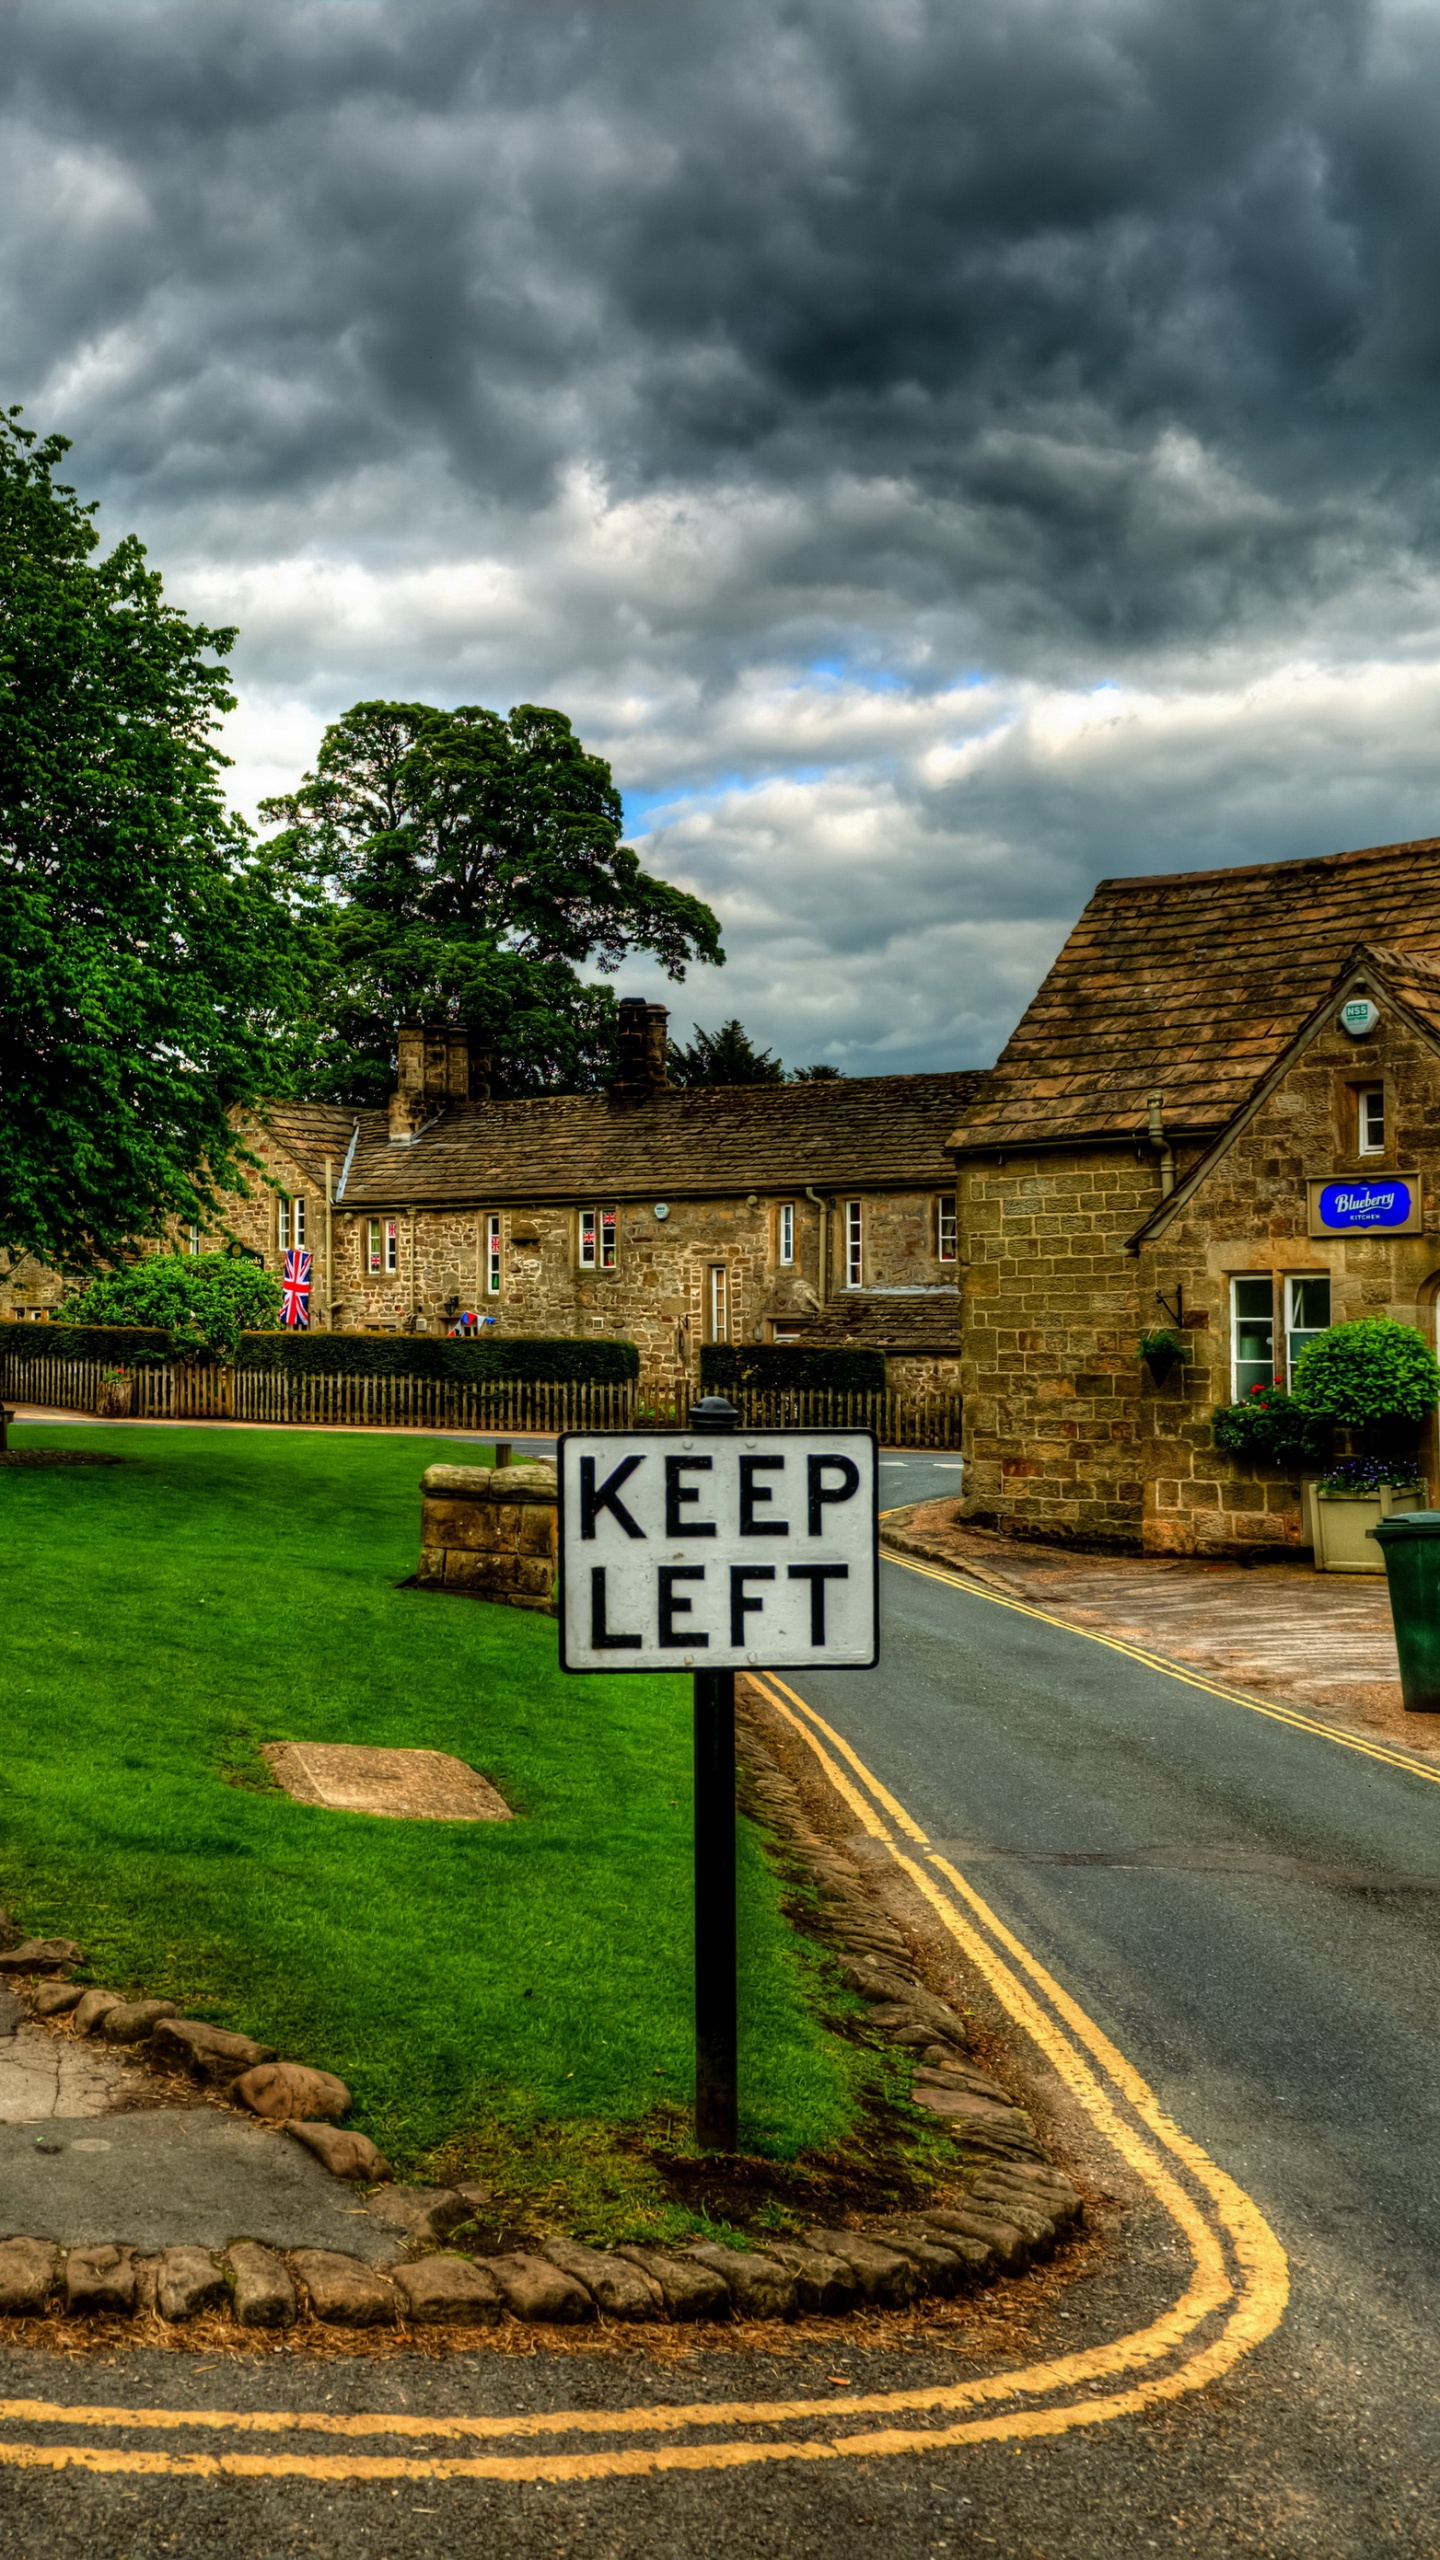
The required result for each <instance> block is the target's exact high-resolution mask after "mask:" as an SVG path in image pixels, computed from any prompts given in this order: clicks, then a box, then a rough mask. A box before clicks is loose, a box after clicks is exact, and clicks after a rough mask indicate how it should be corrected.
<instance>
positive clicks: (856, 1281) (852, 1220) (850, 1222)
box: [845, 1200, 865, 1289]
mask: <svg viewBox="0 0 1440 2560" xmlns="http://www.w3.org/2000/svg"><path fill="white" fill-rule="evenodd" d="M845 1286H846V1288H847V1289H863V1288H864V1286H865V1207H864V1202H863V1201H860V1200H847V1201H846V1203H845Z"/></svg>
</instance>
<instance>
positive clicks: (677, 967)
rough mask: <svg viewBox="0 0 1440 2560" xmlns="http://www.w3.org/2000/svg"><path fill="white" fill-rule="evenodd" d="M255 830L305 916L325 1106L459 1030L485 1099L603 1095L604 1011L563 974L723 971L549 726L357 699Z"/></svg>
mask: <svg viewBox="0 0 1440 2560" xmlns="http://www.w3.org/2000/svg"><path fill="white" fill-rule="evenodd" d="M262 816H263V817H264V818H265V819H266V820H267V821H268V822H269V823H271V824H272V825H274V826H275V827H276V829H277V833H276V834H275V835H274V836H273V837H271V839H270V840H269V844H268V847H267V852H268V856H269V859H270V861H271V863H272V865H273V868H274V875H275V878H276V881H277V884H282V885H284V886H285V887H287V888H288V891H289V894H290V895H291V896H292V897H293V898H295V899H296V900H297V901H298V902H300V903H302V904H306V905H307V912H308V915H309V919H310V923H311V928H312V931H313V934H314V937H315V947H316V950H317V953H318V955H319V963H320V975H321V980H322V985H323V993H322V996H321V998H320V1001H319V1003H318V1006H317V1013H316V1022H317V1041H316V1049H315V1054H314V1058H313V1063H312V1082H313V1084H314V1086H315V1088H316V1089H317V1090H319V1091H320V1092H322V1093H325V1094H328V1095H329V1096H330V1097H331V1098H332V1099H334V1100H336V1101H345V1102H367V1101H368V1102H375V1101H379V1100H381V1099H383V1097H384V1096H385V1094H386V1093H388V1092H389V1090H390V1089H391V1084H392V1079H393V1071H394V1059H395V1035H396V1032H397V1031H398V1029H399V1027H400V1025H401V1023H403V1022H407V1021H408V1022H414V1021H417V1020H435V1021H449V1022H455V1023H463V1024H464V1025H465V1026H466V1027H467V1028H468V1030H469V1031H470V1034H471V1039H472V1045H473V1046H474V1047H475V1048H477V1049H480V1050H484V1051H488V1053H489V1055H490V1059H491V1072H492V1077H493V1079H494V1083H495V1087H496V1089H497V1090H499V1091H507V1092H516V1093H526V1092H544V1091H555V1090H558V1089H561V1088H565V1087H569V1088H574V1087H577V1086H586V1085H593V1084H601V1083H604V1082H606V1081H608V1078H609V1075H610V1073H611V1072H612V1069H613V1060H614V1036H615V1034H614V997H613V995H612V994H611V991H610V989H609V988H608V987H603V986H600V987H597V986H595V985H594V984H593V983H587V982H586V981H585V980H584V979H583V978H582V977H581V975H580V971H581V969H582V967H584V966H586V965H588V966H590V967H592V968H598V969H600V970H601V971H608V970H612V969H615V968H617V967H618V966H619V964H620V962H621V961H622V960H624V959H626V958H628V957H630V956H632V955H634V954H636V953H642V952H643V953H648V954H650V955H652V956H653V957H654V958H656V959H658V960H659V962H660V963H661V965H662V967H663V968H664V969H665V970H666V971H667V972H668V974H669V975H670V976H671V977H672V978H683V976H684V974H685V968H686V964H687V963H688V962H689V961H691V960H695V959H702V960H708V961H712V962H718V961H720V960H722V959H723V957H724V954H723V952H722V951H721V948H720V932H719V926H718V924H717V922H716V919H715V917H714V916H713V915H712V914H711V911H710V909H709V908H708V907H707V906H705V905H704V904H703V903H702V902H701V900H700V899H699V898H693V897H689V896H687V895H686V893H685V892H684V891H683V890H680V889H675V888H672V887H671V886H670V885H669V883H668V882H666V881H664V880H657V879H655V878H653V877H652V876H651V875H650V874H649V873H648V872H646V871H643V870H642V869H641V867H640V862H639V859H638V857H637V856H636V854H635V853H634V852H632V851H631V849H630V847H629V846H628V845H625V844H623V843H622V842H621V823H622V819H621V805H620V795H619V793H618V792H617V790H616V788H615V785H614V782H613V780H612V778H611V773H610V768H609V766H608V765H607V764H606V763H605V762H604V761H603V759H602V758H601V757H599V756H596V755H591V754H589V753H588V752H587V751H586V749H585V748H584V747H583V746H582V745H581V743H580V740H579V739H578V738H577V737H576V735H575V732H574V730H573V729H572V728H571V725H570V723H569V721H568V720H567V719H566V718H565V716H564V714H563V712H559V711H548V710H544V709H541V708H539V707H537V706H536V705H535V704H533V703H521V704H520V705H519V707H518V708H517V709H516V710H513V711H512V712H511V713H510V714H509V717H508V718H505V717H503V716H502V715H501V714H500V713H499V712H497V711H487V710H484V709H482V708H480V707H478V706H475V705H465V706H462V707H461V708H460V709H459V710H454V711H443V710H437V709H435V708H433V707H432V706H431V705H429V704H427V703H423V702H360V703H357V704H356V705H355V707H354V709H353V710H351V711H347V712H346V714H345V716H344V718H343V719H341V720H337V721H335V722H334V723H333V725H332V726H331V727H330V728H328V729H327V730H326V732H325V736H324V738H323V740H322V742H321V747H320V753H319V755H318V757H317V759H316V765H315V770H314V772H313V773H311V774H307V775H306V777H305V779H304V781H303V782H302V783H301V785H300V787H299V789H298V790H297V791H295V792H294V793H292V794H291V795H290V796H289V797H287V798H283V799H277V800H271V801H268V802H266V803H265V805H264V808H263V810H262Z"/></svg>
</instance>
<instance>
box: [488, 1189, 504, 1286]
mask: <svg viewBox="0 0 1440 2560" xmlns="http://www.w3.org/2000/svg"><path fill="white" fill-rule="evenodd" d="M500 1242H501V1237H500V1219H499V1216H498V1214H497V1213H496V1212H495V1211H493V1210H492V1212H491V1214H490V1216H489V1217H488V1218H487V1219H486V1221H485V1295H486V1297H487V1298H498V1297H499V1295H500Z"/></svg>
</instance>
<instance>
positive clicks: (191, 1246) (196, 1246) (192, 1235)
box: [188, 1226, 200, 1254]
mask: <svg viewBox="0 0 1440 2560" xmlns="http://www.w3.org/2000/svg"><path fill="white" fill-rule="evenodd" d="M188 1250H189V1251H190V1252H191V1253H192V1254H194V1253H198V1252H199V1250H200V1230H199V1228H198V1227H197V1226H192V1227H191V1228H190V1230H189V1238H188Z"/></svg>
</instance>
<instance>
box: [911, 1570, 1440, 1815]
mask: <svg viewBox="0 0 1440 2560" xmlns="http://www.w3.org/2000/svg"><path fill="white" fill-rule="evenodd" d="M880 1553H881V1558H882V1561H883V1562H884V1563H886V1564H897V1565H900V1566H902V1567H903V1568H904V1570H905V1572H906V1573H920V1574H923V1575H924V1576H925V1578H926V1580H927V1581H929V1582H944V1583H948V1584H949V1586H950V1588H951V1590H952V1591H965V1592H968V1593H969V1595H970V1597H971V1598H972V1599H974V1600H990V1601H993V1603H994V1605H995V1607H996V1608H997V1609H1009V1610H1010V1611H1012V1612H1013V1614H1014V1615H1015V1616H1016V1617H1017V1618H1037V1619H1038V1620H1039V1622H1040V1624H1041V1626H1042V1627H1058V1628H1059V1629H1060V1632H1061V1634H1062V1635H1067V1636H1082V1637H1083V1638H1084V1640H1085V1642H1086V1643H1087V1644H1102V1645H1104V1646H1105V1647H1106V1649H1107V1651H1108V1652H1110V1653H1123V1654H1124V1655H1125V1657H1126V1659H1127V1660H1128V1661H1130V1662H1142V1663H1143V1664H1144V1665H1145V1668H1146V1670H1147V1671H1163V1672H1164V1674H1165V1677H1166V1678H1167V1680H1179V1681H1181V1682H1182V1683H1183V1685H1184V1686H1185V1687H1186V1688H1187V1689H1202V1690H1203V1691H1204V1693H1205V1695H1206V1697H1207V1698H1224V1699H1225V1700H1226V1701H1227V1702H1228V1704H1229V1705H1230V1706H1232V1707H1248V1708H1249V1710H1250V1713H1251V1714H1252V1715H1255V1716H1266V1717H1268V1718H1269V1720H1270V1722H1271V1723H1272V1724H1288V1725H1290V1726H1293V1728H1294V1730H1295V1731H1296V1732H1297V1733H1313V1734H1316V1735H1318V1737H1319V1739H1320V1740H1321V1741H1322V1742H1334V1743H1338V1744H1339V1746H1340V1748H1341V1750H1342V1751H1358V1752H1361V1753H1362V1754H1363V1756H1364V1757H1365V1758H1366V1759H1367V1760H1379V1761H1381V1762H1383V1763H1384V1765H1385V1766H1386V1767H1387V1768H1390V1769H1405V1770H1407V1771H1408V1772H1409V1774H1410V1776H1411V1777H1412V1778H1428V1779H1429V1781H1430V1784H1431V1785H1432V1786H1440V1768H1437V1767H1436V1766H1435V1765H1434V1764H1433V1763H1432V1762H1430V1761H1427V1760H1415V1759H1412V1757H1411V1755H1410V1753H1409V1752H1408V1751H1396V1750H1394V1749H1392V1747H1391V1746H1390V1744H1389V1743H1386V1742H1367V1741H1366V1740H1365V1738H1364V1736H1363V1735H1361V1734H1358V1733H1342V1732H1340V1731H1339V1729H1338V1728H1337V1727H1336V1726H1335V1725H1330V1724H1322V1723H1321V1722H1320V1720H1319V1719H1318V1718H1317V1717H1315V1716H1307V1715H1302V1714H1301V1713H1300V1711H1299V1709H1298V1708H1295V1707H1280V1706H1276V1705H1275V1704H1274V1703H1273V1702H1272V1701H1271V1700H1270V1699H1268V1698H1252V1697H1250V1696H1248V1695H1247V1694H1246V1692H1245V1690H1243V1689H1229V1688H1227V1687H1226V1686H1225V1684H1224V1682H1223V1681H1220V1680H1205V1679H1202V1678H1201V1675H1200V1674H1199V1672H1198V1671H1187V1670H1186V1669H1185V1667H1184V1665H1183V1663H1179V1662H1172V1661H1171V1660H1170V1658H1169V1656H1168V1655H1166V1654H1163V1653H1151V1652H1149V1651H1148V1650H1147V1648H1146V1647H1145V1646H1144V1645H1141V1644H1131V1643H1129V1642H1128V1641H1127V1639H1126V1638H1125V1637H1124V1636H1107V1635H1102V1634H1101V1633H1100V1631H1099V1630H1098V1628H1095V1627H1078V1626H1076V1625H1075V1624H1074V1623H1073V1621H1072V1620H1071V1619H1069V1618H1057V1617H1056V1616H1055V1615H1054V1614H1053V1612H1052V1611H1051V1610H1049V1609H1037V1608H1036V1607H1035V1605H1034V1603H1033V1601H1029V1600H1012V1599H1010V1598H1009V1597H1008V1595H1007V1594H1006V1593H1004V1592H1002V1591H992V1590H991V1589H990V1586H989V1584H988V1583H985V1582H972V1581H971V1580H970V1578H969V1576H968V1575H966V1574H964V1573H960V1572H955V1573H952V1572H951V1571H950V1569H949V1567H948V1566H946V1565H938V1564H924V1563H922V1562H921V1561H920V1559H919V1558H918V1557H917V1556H902V1555H897V1554H896V1553H895V1552H894V1550H893V1548H890V1547H882V1548H881V1550H880Z"/></svg>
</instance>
